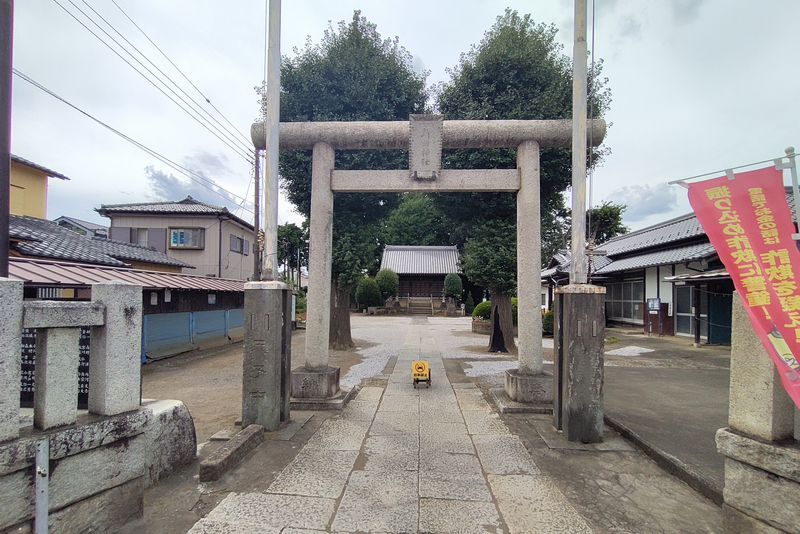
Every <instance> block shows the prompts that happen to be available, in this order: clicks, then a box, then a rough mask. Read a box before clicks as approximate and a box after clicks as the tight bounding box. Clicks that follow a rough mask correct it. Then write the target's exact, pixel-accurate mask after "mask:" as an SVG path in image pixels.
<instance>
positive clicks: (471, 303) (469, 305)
mask: <svg viewBox="0 0 800 534" xmlns="http://www.w3.org/2000/svg"><path fill="white" fill-rule="evenodd" d="M474 309H475V301H474V300H472V293H470V292H467V301H466V302H465V303H464V311H465V312H467V313H468V314H472V310H474Z"/></svg>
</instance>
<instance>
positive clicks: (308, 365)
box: [251, 115, 606, 409]
mask: <svg viewBox="0 0 800 534" xmlns="http://www.w3.org/2000/svg"><path fill="white" fill-rule="evenodd" d="M605 132H606V125H605V121H603V120H594V121H590V127H589V133H588V135H587V138H588V139H589V141H590V142H594V143H595V146H597V145H599V144H600V143H601V142H602V140H603V137H604V136H605ZM264 133H265V132H264V123H263V122H259V123H255V124H253V126H252V128H251V137H252V140H253V144H254V145H255V147H256V148H257V149H264V148H265V146H264V145H265V135H264ZM279 139H280V141H279V142H280V149H281V150H308V149H311V150H312V151H313V163H312V171H311V180H312V185H311V221H310V245H309V246H310V254H309V285H308V307H307V310H308V311H307V318H306V344H305V367H304V368H303V369H301V370H298V371H295V372H293V373H292V397H293V399H292V401H293V405H295V403H298V404H300V405H302V406H304V407H306V408H317V409H321V408H322V409H324V408H325V407H328V408H330V407H335V406H336V405H337V404H338V405H341V403H342V401H343V394H342V393H341V392H340V390H339V368H337V367H331V366H330V365H329V354H328V340H329V333H330V302H331V266H332V245H333V243H332V240H333V202H334V193H350V192H367V193H370V192H374V193H378V192H397V193H400V192H407V191H421V192H428V193H443V192H515V193H516V194H517V287H518V289H517V295H518V299H519V301H518V302H519V305H518V326H519V344H518V364H519V365H518V368H517V369H514V370H512V371H509V372H508V373H507V374H506V393H507V394H508V396H509V397H510V398H511V399H512V400H514V401H517V402H527V403H541V402H545V403H546V402H551V400H552V380H553V379H552V377H551V376H550V375H545V374H544V371H543V365H544V362H543V351H542V324H541V321H542V318H541V308H540V289H541V224H540V222H541V217H540V206H539V199H540V194H539V188H540V179H539V150H540V148H570V146H571V141H572V121H571V120H448V121H445V120H443V118H442V116H440V115H411V116H410V120H409V121H391V122H388V121H387V122H288V123H287V122H284V123H281V124H280V133H279ZM464 148H473V149H479V148H516V149H517V168H516V169H503V170H497V169H489V170H487V169H468V170H451V169H442V165H441V162H442V149H464ZM335 150H408V151H409V167H410V168H409V169H408V170H349V171H345V170H336V169H335V168H334V153H335Z"/></svg>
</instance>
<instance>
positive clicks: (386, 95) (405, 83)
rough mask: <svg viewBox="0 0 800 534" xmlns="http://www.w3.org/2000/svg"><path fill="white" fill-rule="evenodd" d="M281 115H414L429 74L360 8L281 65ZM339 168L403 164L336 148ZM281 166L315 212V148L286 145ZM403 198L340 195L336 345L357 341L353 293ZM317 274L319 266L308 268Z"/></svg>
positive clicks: (387, 154) (293, 192) (293, 196)
mask: <svg viewBox="0 0 800 534" xmlns="http://www.w3.org/2000/svg"><path fill="white" fill-rule="evenodd" d="M281 83H282V87H281V91H282V92H281V120H282V121H357V120H358V121H380V120H384V121H385V120H407V119H408V116H409V114H411V113H422V112H424V111H425V106H426V103H427V96H428V95H427V93H426V90H425V76H424V75H422V74H419V73H417V72H415V71H414V70H413V69H412V67H411V54H409V53H408V51H406V49H405V48H403V47H402V46H400V43H399V42H398V40H397V39H396V38H395V39H383V38H382V37H381V36H380V34H379V33H378V31H377V29H376V27H375V25H374V24H372V23H370V22H369V21H367V19H366V18H364V17H362V16H361V13H360V12H359V11H356V12H355V13H354V14H353V18H352V19H351V20H350V21H349V22H345V21H342V22H340V23H339V24H338V25H337V26H336V27H333V26H331V27H329V28H328V29H327V30H326V31H325V33H324V35H323V37H322V39H321V40H320V42H319V43H318V44H313V43H311V42H309V43H308V44H307V45H306V46H305V48H303V49H301V50H296V51H295V52H294V54H293V55H291V56H289V57H284V58H283V61H282V64H281ZM335 165H336V168H337V169H403V168H407V167H408V155H407V154H406V153H404V152H397V151H358V150H353V151H341V150H340V151H337V152H336V162H335ZM280 172H281V176H282V177H283V188H284V190H285V191H286V194H287V196H288V198H289V200H290V201H291V202H292V203H294V205H295V206H297V208H298V209H299V211H300V212H301V213H303V214H304V215H306V216H307V217H308V216H310V212H311V152H310V151H292V152H282V153H281V159H280ZM396 205H397V195H396V194H337V195H336V197H335V200H334V225H333V235H334V237H333V243H334V245H333V247H334V248H333V273H332V274H333V277H332V280H331V283H332V288H331V338H330V344H331V347H332V348H348V347H351V346H352V345H353V342H352V338H351V335H350V314H349V308H350V294H351V290H352V288H353V286H354V285H355V284H356V283H357V282H358V281H359V280H360V279H361V278H362V277H363V275H364V272H367V271H370V272H374V271H376V270H377V264H378V262H379V236H380V230H381V221H382V220H383V219H384V217H386V215H387V214H388V213H389V212H390V211H391V210H392V209H393V208H394V207H395V206H396ZM309 274H310V276H314V275H315V273H309Z"/></svg>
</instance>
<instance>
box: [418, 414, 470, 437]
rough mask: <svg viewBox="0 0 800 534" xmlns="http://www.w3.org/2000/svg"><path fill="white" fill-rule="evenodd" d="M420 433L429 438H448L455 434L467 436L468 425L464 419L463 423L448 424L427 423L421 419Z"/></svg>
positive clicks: (438, 422)
mask: <svg viewBox="0 0 800 534" xmlns="http://www.w3.org/2000/svg"><path fill="white" fill-rule="evenodd" d="M419 428H420V432H421V433H422V434H424V435H427V436H448V435H453V434H456V435H458V434H461V435H465V436H466V435H467V425H466V424H464V418H463V417H462V418H461V421H456V422H452V423H446V422H442V421H427V420H425V419H422V418H421V417H420V422H419Z"/></svg>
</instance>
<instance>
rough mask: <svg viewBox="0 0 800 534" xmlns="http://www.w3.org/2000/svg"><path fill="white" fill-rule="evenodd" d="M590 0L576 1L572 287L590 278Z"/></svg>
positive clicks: (573, 100) (573, 56)
mask: <svg viewBox="0 0 800 534" xmlns="http://www.w3.org/2000/svg"><path fill="white" fill-rule="evenodd" d="M587 82H588V80H587V76H586V0H575V36H574V41H573V49H572V246H571V252H572V254H571V256H572V257H571V260H570V269H569V283H570V284H585V283H586V279H587V274H586V93H587V88H586V86H587Z"/></svg>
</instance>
